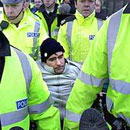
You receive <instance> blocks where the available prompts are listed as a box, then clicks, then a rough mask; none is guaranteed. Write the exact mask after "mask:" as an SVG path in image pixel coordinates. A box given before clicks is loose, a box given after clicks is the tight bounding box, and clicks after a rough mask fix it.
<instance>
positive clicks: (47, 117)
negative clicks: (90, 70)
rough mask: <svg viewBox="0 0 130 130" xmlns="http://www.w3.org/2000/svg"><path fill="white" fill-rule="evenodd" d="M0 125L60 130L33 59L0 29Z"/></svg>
mask: <svg viewBox="0 0 130 130" xmlns="http://www.w3.org/2000/svg"><path fill="white" fill-rule="evenodd" d="M0 103H1V107H0V112H1V117H0V129H1V130H29V129H31V130H32V128H31V126H30V121H32V122H33V123H35V124H36V129H35V130H60V114H59V110H58V109H57V108H55V107H54V106H53V101H52V98H51V96H50V92H49V91H48V88H47V85H46V83H45V82H44V81H43V79H42V75H41V72H40V70H39V68H38V67H37V64H36V62H34V60H33V59H32V58H31V57H30V56H29V55H27V54H25V53H23V52H21V51H20V50H18V49H16V48H14V47H12V46H11V45H10V44H9V41H8V40H7V38H6V37H5V35H4V34H3V33H2V31H0Z"/></svg>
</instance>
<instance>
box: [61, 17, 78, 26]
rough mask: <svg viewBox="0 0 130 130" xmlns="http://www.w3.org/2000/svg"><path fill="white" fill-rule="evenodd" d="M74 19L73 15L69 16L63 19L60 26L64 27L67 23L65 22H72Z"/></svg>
mask: <svg viewBox="0 0 130 130" xmlns="http://www.w3.org/2000/svg"><path fill="white" fill-rule="evenodd" d="M74 19H76V17H75V15H71V16H69V17H67V18H65V19H63V20H62V21H61V25H64V24H65V23H67V22H70V21H73V20H74Z"/></svg>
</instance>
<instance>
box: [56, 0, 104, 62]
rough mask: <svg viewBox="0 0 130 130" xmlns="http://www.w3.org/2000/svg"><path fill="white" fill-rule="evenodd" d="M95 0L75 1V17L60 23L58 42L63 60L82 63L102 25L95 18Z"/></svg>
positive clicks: (99, 20) (101, 22)
mask: <svg viewBox="0 0 130 130" xmlns="http://www.w3.org/2000/svg"><path fill="white" fill-rule="evenodd" d="M95 4H96V1H95V0H75V6H76V8H77V10H76V13H75V15H72V16H70V17H68V18H66V19H65V20H63V21H62V23H61V26H60V30H59V33H58V41H59V42H60V43H61V45H62V46H63V47H64V49H65V58H69V59H70V60H72V61H75V62H78V63H81V64H82V63H83V62H84V60H85V58H86V57H87V55H88V52H89V48H90V46H91V42H92V41H93V39H94V37H95V35H96V33H97V32H98V30H99V29H100V27H101V26H102V24H103V21H102V20H101V19H98V18H96V17H95Z"/></svg>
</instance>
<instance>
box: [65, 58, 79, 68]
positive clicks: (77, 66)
mask: <svg viewBox="0 0 130 130" xmlns="http://www.w3.org/2000/svg"><path fill="white" fill-rule="evenodd" d="M67 63H68V65H69V66H70V67H73V68H75V69H77V70H80V69H81V64H79V63H76V62H73V61H71V60H67Z"/></svg>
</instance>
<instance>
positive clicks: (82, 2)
mask: <svg viewBox="0 0 130 130" xmlns="http://www.w3.org/2000/svg"><path fill="white" fill-rule="evenodd" d="M75 6H76V8H77V10H78V11H79V12H80V13H81V14H82V15H83V16H84V17H85V18H86V17H88V16H89V15H90V14H91V13H92V12H93V11H94V9H95V0H77V2H75Z"/></svg>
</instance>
